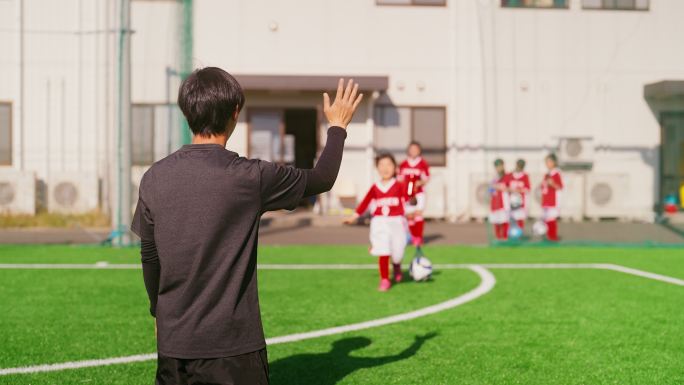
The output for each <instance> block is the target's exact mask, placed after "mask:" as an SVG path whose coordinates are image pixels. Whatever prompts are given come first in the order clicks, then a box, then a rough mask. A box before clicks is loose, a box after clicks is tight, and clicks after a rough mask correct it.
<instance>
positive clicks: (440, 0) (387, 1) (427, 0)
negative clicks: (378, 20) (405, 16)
mask: <svg viewBox="0 0 684 385" xmlns="http://www.w3.org/2000/svg"><path fill="white" fill-rule="evenodd" d="M376 4H377V5H438V6H445V5H446V0H376Z"/></svg>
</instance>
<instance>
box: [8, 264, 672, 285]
mask: <svg viewBox="0 0 684 385" xmlns="http://www.w3.org/2000/svg"><path fill="white" fill-rule="evenodd" d="M470 266H471V265H468V264H435V265H434V268H435V269H436V270H451V269H469V268H470ZM478 266H482V267H485V268H488V269H598V270H612V271H617V272H620V273H625V274H630V275H635V276H638V277H643V278H648V279H653V280H656V281H661V282H666V283H670V284H673V285H677V286H684V280H682V279H679V278H674V277H669V276H666V275H662V274H656V273H651V272H648V271H643V270H637V269H632V268H629V267H625V266H621V265H615V264H610V263H485V264H479V265H478ZM258 267H259V269H261V270H375V269H377V265H375V264H260V265H258ZM0 269H86V270H89V269H93V270H106V269H115V270H127V269H132V270H137V269H140V264H109V263H106V262H98V263H95V264H49V263H6V264H0Z"/></svg>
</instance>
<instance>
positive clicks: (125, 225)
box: [114, 0, 132, 246]
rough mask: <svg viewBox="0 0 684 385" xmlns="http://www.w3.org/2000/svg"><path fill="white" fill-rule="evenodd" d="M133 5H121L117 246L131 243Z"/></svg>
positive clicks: (122, 1)
mask: <svg viewBox="0 0 684 385" xmlns="http://www.w3.org/2000/svg"><path fill="white" fill-rule="evenodd" d="M130 27H131V3H130V0H120V3H119V45H118V52H117V59H118V60H117V111H116V112H117V113H116V122H117V140H116V142H117V186H116V187H117V188H116V196H117V199H116V210H115V213H116V216H115V224H116V226H115V228H114V231H115V232H116V235H118V237H117V242H116V245H117V246H127V245H129V244H130V243H131V233H130V231H129V226H130V223H131V216H132V215H131V214H132V213H131V28H130Z"/></svg>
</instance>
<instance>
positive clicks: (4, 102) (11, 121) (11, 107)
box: [0, 99, 14, 166]
mask: <svg viewBox="0 0 684 385" xmlns="http://www.w3.org/2000/svg"><path fill="white" fill-rule="evenodd" d="M0 105H6V106H9V163H3V162H2V161H0V166H11V165H12V157H13V156H14V148H13V146H12V143H13V140H14V137H13V134H14V132H13V131H14V102H12V101H11V100H2V99H0Z"/></svg>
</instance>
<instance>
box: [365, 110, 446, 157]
mask: <svg viewBox="0 0 684 385" xmlns="http://www.w3.org/2000/svg"><path fill="white" fill-rule="evenodd" d="M378 107H380V108H387V107H393V108H396V109H400V108H408V109H409V110H410V111H411V122H410V126H409V136H410V137H409V142H410V141H414V140H416V137H415V131H416V124H415V123H416V122H415V119H416V118H415V114H414V110H415V109H431V110H441V111H444V125H443V127H442V128H443V131H442V132H443V133H444V138H443V139H444V148H443V151H444V162H440V163H433V162H429V165H430V167H447V165H448V163H449V144H448V142H447V138H448V133H447V130H448V128H449V124H448V122H447V120H448V119H449V117H448V110H447V106H446V105H435V104H433V105H413V104H398V105H395V104H376V105H375V106H374V108H378ZM374 116H375V112H374ZM373 125H374V129H373V151H374V152H375V153H376V155H377V153H378V146H377V145H376V139H377V138H376V135H375V130H376V128H375V127H377V126H381V125H379V124H378V123H377V122H374V123H373ZM419 142H420V141H419ZM421 144H422V143H421ZM408 145H409V143H406V146H407V147H408ZM423 152H425V148H423Z"/></svg>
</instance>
